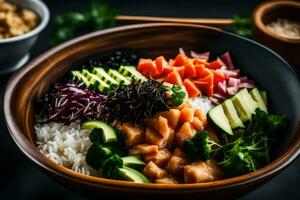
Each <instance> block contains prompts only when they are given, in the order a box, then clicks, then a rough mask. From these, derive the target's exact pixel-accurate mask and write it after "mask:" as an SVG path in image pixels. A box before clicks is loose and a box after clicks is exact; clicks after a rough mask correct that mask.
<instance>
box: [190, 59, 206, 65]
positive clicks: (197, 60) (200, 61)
mask: <svg viewBox="0 0 300 200" xmlns="http://www.w3.org/2000/svg"><path fill="white" fill-rule="evenodd" d="M193 63H194V65H200V64H203V65H204V66H207V65H209V63H208V62H207V61H206V60H203V59H200V58H193Z"/></svg>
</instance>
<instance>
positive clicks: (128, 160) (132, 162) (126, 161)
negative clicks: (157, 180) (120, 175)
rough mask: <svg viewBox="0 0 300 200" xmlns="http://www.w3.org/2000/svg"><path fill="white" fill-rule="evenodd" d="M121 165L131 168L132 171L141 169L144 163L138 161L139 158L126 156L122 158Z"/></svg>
mask: <svg viewBox="0 0 300 200" xmlns="http://www.w3.org/2000/svg"><path fill="white" fill-rule="evenodd" d="M122 160H123V165H124V166H126V167H132V168H134V169H142V168H143V167H145V165H146V164H145V163H144V162H143V161H142V160H141V159H140V157H139V156H136V155H134V156H126V157H123V158H122Z"/></svg>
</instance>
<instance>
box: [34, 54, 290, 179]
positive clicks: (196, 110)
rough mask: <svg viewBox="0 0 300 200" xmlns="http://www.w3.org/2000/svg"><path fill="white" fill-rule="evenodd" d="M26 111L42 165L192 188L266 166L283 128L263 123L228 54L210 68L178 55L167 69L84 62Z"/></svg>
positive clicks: (144, 61)
mask: <svg viewBox="0 0 300 200" xmlns="http://www.w3.org/2000/svg"><path fill="white" fill-rule="evenodd" d="M116 56H118V59H117V60H118V61H120V60H122V59H123V58H124V59H125V57H126V59H127V60H126V59H125V60H126V65H122V64H120V65H118V62H115V60H116V59H115V58H116ZM128 58H133V59H128ZM125 60H124V62H125ZM107 61H109V62H107ZM104 63H105V64H104ZM100 64H101V65H100ZM36 106H37V110H40V112H39V113H37V116H36V124H35V134H36V145H37V147H38V149H39V150H40V151H41V152H42V153H43V154H45V155H46V156H47V157H48V158H49V159H51V160H52V161H53V162H55V163H57V164H59V165H61V166H64V167H66V168H69V169H72V170H74V171H76V172H78V173H82V174H85V175H90V176H98V177H104V178H110V179H118V180H127V181H133V182H137V183H160V184H164V183H165V184H167V183H168V184H176V183H201V182H209V181H215V180H220V179H224V178H227V177H233V176H238V175H242V174H245V173H248V172H252V171H255V170H257V169H259V168H261V167H263V166H265V165H267V164H268V163H269V162H270V161H271V158H270V156H271V153H272V149H273V148H274V146H275V145H276V140H278V139H279V137H280V134H278V133H279V132H280V131H281V130H283V129H284V127H285V122H286V119H285V117H284V116H282V115H273V114H270V112H271V111H270V109H269V106H268V100H267V92H266V91H264V90H262V89H261V88H258V87H257V86H256V85H255V83H254V81H253V80H251V79H250V78H248V77H247V76H244V75H242V72H241V71H240V70H239V69H237V68H236V67H235V66H234V64H233V62H232V60H231V56H230V53H229V52H227V53H225V54H223V55H221V56H219V57H217V58H215V59H210V54H209V52H205V53H197V52H194V51H192V52H191V53H190V55H187V54H186V53H185V52H184V51H183V49H180V53H179V54H178V55H177V56H175V57H174V58H172V59H169V60H167V59H165V57H164V56H159V57H157V58H154V59H153V58H152V59H151V58H139V61H138V62H137V56H136V55H129V56H128V55H127V56H125V54H123V53H122V52H117V53H114V54H113V55H112V56H111V58H109V57H106V58H105V59H104V60H103V59H102V60H100V61H97V62H94V61H89V62H88V64H86V65H83V66H82V67H74V68H72V69H71V71H70V72H69V73H68V75H67V76H66V77H65V78H64V79H62V80H60V81H59V82H57V83H55V84H53V86H51V88H50V89H49V91H48V92H47V93H46V94H45V96H44V98H43V99H41V100H40V101H38V102H37V105H36Z"/></svg>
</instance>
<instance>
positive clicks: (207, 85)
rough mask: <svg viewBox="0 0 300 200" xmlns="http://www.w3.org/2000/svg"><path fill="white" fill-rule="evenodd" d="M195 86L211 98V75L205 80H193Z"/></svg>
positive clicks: (212, 86)
mask: <svg viewBox="0 0 300 200" xmlns="http://www.w3.org/2000/svg"><path fill="white" fill-rule="evenodd" d="M194 83H195V84H196V86H197V87H198V88H199V89H200V90H201V91H203V92H205V93H206V94H207V96H209V97H212V96H213V92H214V91H213V89H214V80H213V75H211V74H210V75H208V76H206V77H205V78H202V79H199V80H194Z"/></svg>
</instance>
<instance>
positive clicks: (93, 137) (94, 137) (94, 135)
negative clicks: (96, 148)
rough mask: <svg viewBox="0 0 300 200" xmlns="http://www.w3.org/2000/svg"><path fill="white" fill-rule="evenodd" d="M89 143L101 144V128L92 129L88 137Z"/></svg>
mask: <svg viewBox="0 0 300 200" xmlns="http://www.w3.org/2000/svg"><path fill="white" fill-rule="evenodd" d="M89 138H90V141H91V142H92V143H98V144H103V143H104V142H103V129H101V128H94V129H93V130H92V131H91V133H90V135H89Z"/></svg>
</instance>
